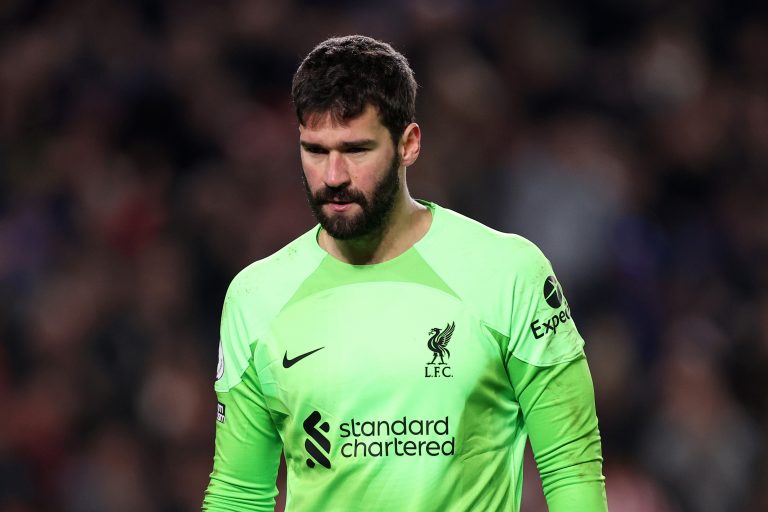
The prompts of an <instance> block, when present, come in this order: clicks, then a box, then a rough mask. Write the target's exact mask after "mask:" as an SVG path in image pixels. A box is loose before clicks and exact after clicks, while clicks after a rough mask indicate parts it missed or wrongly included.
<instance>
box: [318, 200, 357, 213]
mask: <svg viewBox="0 0 768 512" xmlns="http://www.w3.org/2000/svg"><path fill="white" fill-rule="evenodd" d="M325 204H327V205H328V206H330V207H331V210H333V211H334V212H345V211H347V210H349V209H350V208H352V205H353V204H355V203H354V202H352V201H328V202H326V203H325Z"/></svg>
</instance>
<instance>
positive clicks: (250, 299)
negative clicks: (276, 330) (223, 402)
mask: <svg viewBox="0 0 768 512" xmlns="http://www.w3.org/2000/svg"><path fill="white" fill-rule="evenodd" d="M316 231H317V229H316V228H313V229H312V230H311V231H308V232H307V233H305V234H304V235H302V236H300V237H299V238H297V239H295V240H294V241H292V242H290V243H289V244H288V245H286V246H285V247H283V248H282V249H280V250H279V251H277V252H276V253H274V254H272V255H270V256H268V257H266V258H263V259H261V260H258V261H255V262H253V263H251V264H250V265H248V266H247V267H245V268H244V269H243V270H241V271H240V272H239V273H238V274H237V275H236V276H235V277H234V278H233V279H232V282H231V283H230V285H229V288H228V289H227V294H226V297H225V299H224V307H223V310H222V314H221V347H220V363H219V364H220V366H221V367H223V368H222V370H220V372H219V373H220V375H218V377H219V378H218V379H217V381H216V390H217V391H227V390H229V389H231V388H232V387H233V386H234V385H236V384H237V383H238V382H239V381H240V378H241V376H242V374H243V372H244V371H245V368H246V367H247V365H248V361H249V359H250V358H251V355H252V350H253V346H254V344H255V343H256V342H257V341H258V340H259V339H260V338H261V337H262V336H263V335H264V333H265V332H266V331H267V329H269V326H270V324H271V322H272V321H273V320H274V318H275V317H276V316H277V315H278V313H279V312H280V310H281V309H282V308H283V306H284V305H285V303H286V302H287V301H288V300H289V299H290V298H291V296H292V295H293V294H294V292H295V291H296V290H297V289H298V288H299V287H300V286H301V284H302V283H303V282H304V280H305V279H306V278H307V277H308V276H309V275H310V274H312V272H313V271H314V270H315V269H316V268H317V266H318V265H320V263H321V261H322V259H323V255H324V253H323V251H322V249H320V248H319V247H318V246H317V245H316V240H315V236H316Z"/></svg>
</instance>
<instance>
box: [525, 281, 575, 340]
mask: <svg viewBox="0 0 768 512" xmlns="http://www.w3.org/2000/svg"><path fill="white" fill-rule="evenodd" d="M543 292H544V300H545V301H546V303H547V304H548V305H549V307H550V308H552V309H554V310H558V309H560V311H559V312H556V313H555V314H553V315H552V316H549V317H545V318H539V319H536V320H534V321H533V322H531V332H532V333H533V337H534V338H536V339H537V340H538V339H541V338H543V337H544V336H547V335H551V334H552V335H554V334H557V328H558V327H559V326H561V325H563V324H565V323H567V322H570V321H571V308H570V306H569V305H568V301H566V300H565V297H564V296H563V288H562V286H560V283H559V282H558V281H557V278H556V277H555V276H549V277H548V278H547V279H546V280H545V281H544V289H543Z"/></svg>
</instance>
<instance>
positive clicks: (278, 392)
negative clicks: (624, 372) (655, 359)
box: [203, 36, 606, 512]
mask: <svg viewBox="0 0 768 512" xmlns="http://www.w3.org/2000/svg"><path fill="white" fill-rule="evenodd" d="M415 96H416V82H415V81H414V78H413V73H412V71H411V69H410V67H409V65H408V62H407V61H406V60H405V58H404V57H403V56H402V55H400V54H399V53H397V52H395V51H394V50H393V49H392V47H390V46H389V45H387V44H385V43H381V42H379V41H376V40H373V39H370V38H367V37H362V36H350V37H342V38H333V39H329V40H327V41H325V42H323V43H321V44H320V45H319V46H317V47H316V48H315V49H314V50H312V52H311V53H310V54H309V55H308V56H307V57H306V59H305V60H304V62H303V63H302V64H301V66H300V67H299V69H298V71H297V72H296V75H295V77H294V80H293V88H292V97H293V102H294V104H295V107H296V113H297V116H298V121H299V142H300V151H301V162H302V166H303V169H304V173H303V179H304V185H305V188H306V192H307V198H308V199H309V203H310V206H311V208H312V211H313V212H314V214H315V216H316V217H317V220H318V221H319V226H318V227H316V228H314V229H312V230H311V231H310V232H308V233H306V234H305V235H303V236H301V237H299V238H298V239H296V240H295V241H293V242H291V243H290V244H288V245H287V246H286V247H285V248H283V249H282V250H280V251H278V252H277V253H276V254H274V255H272V256H270V257H268V258H266V259H264V260H261V261H258V262H256V263H253V264H252V265H250V266H249V267H247V268H246V269H245V270H243V271H242V272H241V273H240V274H238V275H237V277H235V279H234V280H233V282H232V284H231V285H230V288H229V290H228V292H227V297H226V299H225V303H224V311H223V314H222V324H221V347H220V352H219V355H220V361H219V368H218V372H217V373H218V374H217V381H216V385H215V387H216V391H217V395H218V400H219V405H218V415H217V416H218V417H217V419H218V423H217V425H216V427H217V430H216V453H215V457H214V467H213V473H212V474H211V481H210V484H209V486H208V489H207V491H206V495H205V499H204V506H203V508H204V510H207V511H211V512H220V511H246V510H259V511H261V510H273V507H274V497H275V495H276V492H277V491H276V487H275V477H276V473H277V468H278V463H279V459H280V453H281V450H284V452H285V458H286V463H287V473H288V483H287V510H289V511H325V510H328V511H348V510H365V511H372V510H381V511H397V510H414V511H432V510H434V511H437V510H440V511H500V510H510V511H517V510H519V509H520V499H521V489H522V461H523V449H524V446H525V443H526V440H527V437H530V439H531V443H532V446H533V451H534V454H535V456H536V461H537V464H538V467H539V470H540V473H541V476H542V481H543V485H544V492H545V495H546V497H547V502H548V504H549V509H550V510H551V511H556V512H563V511H567V512H579V511H590V512H592V511H601V510H605V509H606V506H605V489H604V484H603V477H602V469H601V465H602V457H601V451H600V437H599V433H598V429H597V419H596V416H595V410H594V398H593V392H592V382H591V378H590V374H589V370H588V368H587V363H586V361H585V358H584V353H583V348H582V347H583V343H584V342H583V341H582V339H581V337H580V335H579V334H578V332H577V330H576V327H575V326H574V323H573V320H572V319H571V315H570V308H569V307H568V303H567V302H566V300H565V298H564V297H563V295H562V290H561V288H560V285H559V284H558V282H557V280H556V279H555V277H554V274H553V273H552V269H551V267H550V265H549V262H548V261H547V260H546V258H545V257H544V256H543V255H542V254H541V252H540V251H539V250H538V249H537V248H536V247H535V246H534V245H533V244H531V243H530V242H528V241H527V240H525V239H523V238H521V237H518V236H514V235H507V234H503V233H499V232H496V231H493V230H491V229H489V228H487V227H485V226H483V225H481V224H479V223H476V222H474V221H472V220H470V219H467V218H465V217H462V216H460V215H458V214H456V213H454V212H452V211H450V210H447V209H444V208H442V207H440V206H438V205H435V204H432V203H429V202H425V201H416V200H414V199H413V198H411V196H410V194H409V193H408V188H407V186H406V180H405V173H406V168H407V167H408V166H410V165H411V164H413V163H414V162H415V161H416V159H417V157H418V155H419V150H420V140H421V131H420V128H419V126H418V125H417V124H416V123H415V122H414V112H415Z"/></svg>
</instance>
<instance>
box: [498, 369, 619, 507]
mask: <svg viewBox="0 0 768 512" xmlns="http://www.w3.org/2000/svg"><path fill="white" fill-rule="evenodd" d="M508 367H509V374H510V376H512V378H513V382H512V385H513V387H514V389H515V393H516V395H517V399H518V401H519V403H520V406H521V408H522V411H523V417H524V419H525V424H526V427H527V430H528V435H529V437H530V439H531V446H532V448H533V453H534V456H535V458H536V464H537V466H538V468H539V473H540V474H541V481H542V485H543V487H544V495H545V496H546V498H547V505H548V506H549V510H550V512H602V511H607V510H608V507H607V502H606V496H605V482H604V477H603V474H602V461H603V458H602V455H601V448H600V432H599V430H598V427H597V415H596V414H595V400H594V391H593V387H592V378H591V376H590V373H589V368H588V366H587V360H586V358H585V357H580V358H578V359H575V360H573V361H570V362H565V363H560V364H556V365H553V366H547V367H538V366H534V365H531V364H528V363H525V362H523V361H521V360H519V359H517V358H515V357H511V358H510V360H509V363H508Z"/></svg>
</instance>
